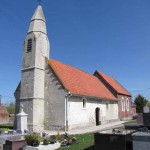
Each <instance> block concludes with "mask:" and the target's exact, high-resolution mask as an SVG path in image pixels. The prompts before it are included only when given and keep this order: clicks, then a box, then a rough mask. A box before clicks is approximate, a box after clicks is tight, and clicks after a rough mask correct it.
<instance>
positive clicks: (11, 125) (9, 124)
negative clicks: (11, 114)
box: [0, 123, 14, 127]
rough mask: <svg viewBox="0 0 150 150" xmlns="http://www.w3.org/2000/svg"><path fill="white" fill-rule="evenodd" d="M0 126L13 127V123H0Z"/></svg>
mask: <svg viewBox="0 0 150 150" xmlns="http://www.w3.org/2000/svg"><path fill="white" fill-rule="evenodd" d="M1 126H6V127H13V126H14V124H13V123H7V124H0V127H1Z"/></svg>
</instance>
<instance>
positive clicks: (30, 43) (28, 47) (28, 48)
mask: <svg viewBox="0 0 150 150" xmlns="http://www.w3.org/2000/svg"><path fill="white" fill-rule="evenodd" d="M31 51H32V39H29V40H28V43H27V53H28V52H31Z"/></svg>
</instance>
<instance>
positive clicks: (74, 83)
mask: <svg viewBox="0 0 150 150" xmlns="http://www.w3.org/2000/svg"><path fill="white" fill-rule="evenodd" d="M49 63H50V66H51V67H52V69H53V70H54V72H55V74H56V75H57V77H58V78H59V80H60V81H61V83H62V84H63V86H64V88H65V89H66V90H67V91H70V92H71V93H73V94H77V95H83V96H89V97H97V98H104V99H111V100H116V98H115V97H114V95H112V93H111V92H110V91H109V90H108V89H107V88H106V87H105V86H104V85H103V83H102V82H100V81H99V79H98V78H97V77H95V76H93V75H91V74H89V73H86V72H84V71H82V70H79V69H77V68H74V67H71V66H69V65H66V64H64V63H61V62H58V61H56V60H53V59H50V60H49Z"/></svg>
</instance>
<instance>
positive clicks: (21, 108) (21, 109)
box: [20, 104, 24, 113]
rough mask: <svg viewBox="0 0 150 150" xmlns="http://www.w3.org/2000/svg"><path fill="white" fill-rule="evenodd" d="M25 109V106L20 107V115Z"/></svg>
mask: <svg viewBox="0 0 150 150" xmlns="http://www.w3.org/2000/svg"><path fill="white" fill-rule="evenodd" d="M23 108H24V106H23V104H21V105H20V113H22V112H23Z"/></svg>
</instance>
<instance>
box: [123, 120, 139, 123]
mask: <svg viewBox="0 0 150 150" xmlns="http://www.w3.org/2000/svg"><path fill="white" fill-rule="evenodd" d="M131 123H133V124H137V121H136V120H129V121H128V122H126V123H124V124H131Z"/></svg>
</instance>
